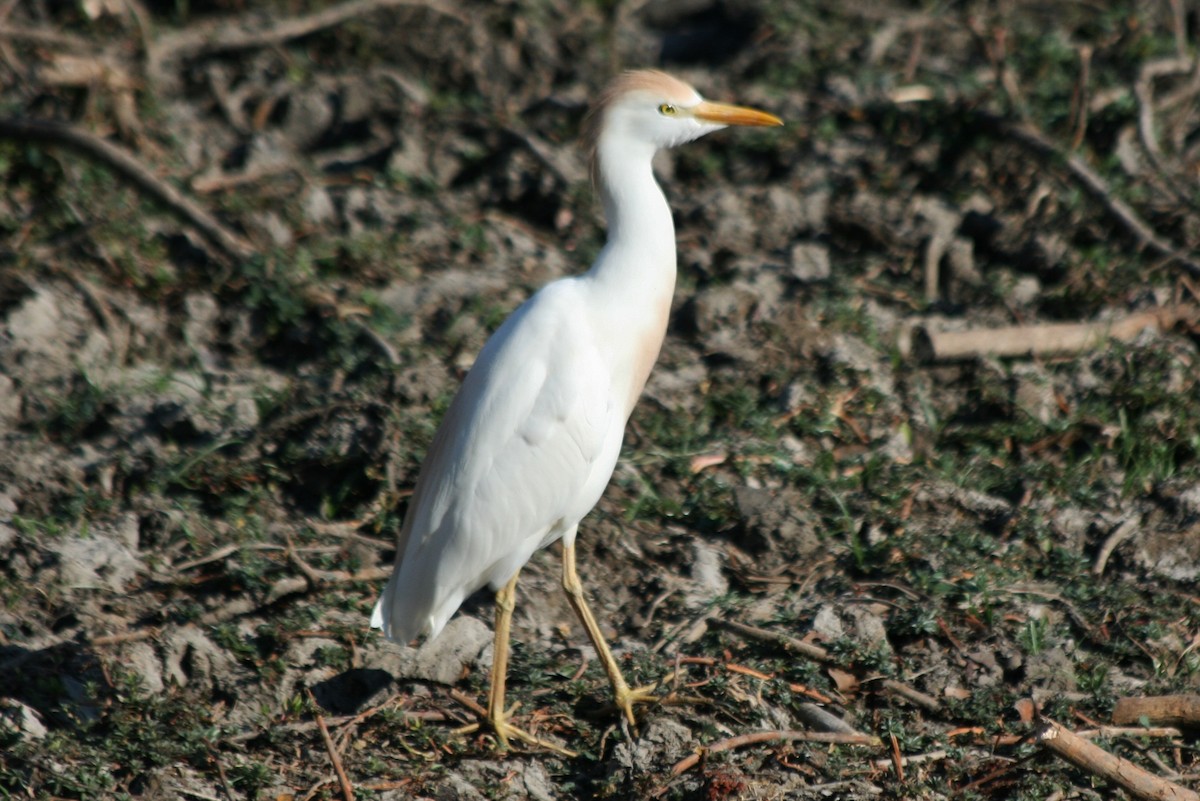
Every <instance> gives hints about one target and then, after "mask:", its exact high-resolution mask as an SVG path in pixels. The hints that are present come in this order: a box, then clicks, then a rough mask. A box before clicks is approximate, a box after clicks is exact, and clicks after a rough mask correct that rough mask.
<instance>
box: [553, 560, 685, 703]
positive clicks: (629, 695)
mask: <svg viewBox="0 0 1200 801" xmlns="http://www.w3.org/2000/svg"><path fill="white" fill-rule="evenodd" d="M562 585H563V589H564V590H566V592H567V600H569V601H570V603H571V608H573V609H574V610H575V614H576V615H578V616H579V620H580V621H581V622H582V623H583V627H584V628H585V629H587V633H588V637H589V638H590V639H591V641H592V645H593V646H595V648H596V654H597V655H598V656H599V657H600V661H601V662H602V663H603V664H604V672H605V673H607V674H608V680H609V682H610V683H611V684H612V688H613V695H614V696H616V703H617V708H618V709H620V710H621V712H622V713H624V715H625V719H626V720H628V721H629V724H630V725H631V726H632V725H635V724H636V721H635V720H634V717H633V705H634V704H652V703H658V702H662V703H679V702H682V703H695V702H696V701H699V700H700V699H692V698H686V699H684V698H673V697H666V698H660V697H659V696H657V695H654V692H655V691H656V690H657V689H658V685H650V686H646V687H635V688H630V686H629V683H628V682H626V681H625V676H624V675H622V673H621V668H620V667H619V666H618V665H617V660H616V659H614V658H613V655H612V651H610V650H609V648H608V643H607V642H605V641H604V635H603V634H601V633H600V626H599V624H597V623H596V618H595V616H594V615H593V614H592V610H591V609H589V608H588V605H587V600H586V599H585V598H584V597H583V584H582V583H581V582H580V581H579V574H578V573H577V572H576V571H575V546H574V545H565V544H564V545H563V574H562ZM670 679H671V676H670V675H668V676H666V677H665V678H664V681H669V680H670ZM660 684H661V682H660Z"/></svg>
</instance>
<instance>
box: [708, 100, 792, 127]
mask: <svg viewBox="0 0 1200 801" xmlns="http://www.w3.org/2000/svg"><path fill="white" fill-rule="evenodd" d="M692 116H694V117H695V118H696V119H698V120H704V121H705V122H715V123H717V124H718V125H748V126H752V127H755V128H765V127H767V126H772V125H783V120H781V119H779V118H778V117H776V116H775V115H774V114H768V113H767V112H765V111H759V110H757V109H752V108H745V107H743V106H730V105H728V104H726V103H713V102H711V101H708V100H705V101H703V102H702V103H700V105H698V106H696V107H695V108H694V109H692Z"/></svg>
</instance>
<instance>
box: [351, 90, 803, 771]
mask: <svg viewBox="0 0 1200 801" xmlns="http://www.w3.org/2000/svg"><path fill="white" fill-rule="evenodd" d="M782 124H783V122H782V121H781V120H780V119H779V118H777V117H774V116H772V115H770V114H766V113H764V112H762V111H756V110H754V109H749V108H741V107H738V106H730V105H725V104H722V103H713V102H710V101H707V100H704V99H703V98H702V97H701V96H700V95H699V94H698V93H697V92H696V90H695V89H693V88H692V87H691V86H688V85H687V84H686V83H684V82H682V81H680V80H678V79H676V78H673V77H671V76H670V75H666V74H664V73H661V72H655V71H648V70H647V71H637V72H627V73H625V74H624V75H622V76H621V77H619V78H618V79H617V80H616V81H615V82H613V84H612V85H611V86H610V87H609V88H608V89H607V90H606V91H605V92H604V93H603V94H602V95H601V96H600V98H599V100H598V102H597V103H596V104H595V106H594V108H593V109H592V111H591V112H590V114H589V116H588V120H587V122H586V133H585V138H586V141H587V144H588V145H589V146H590V149H591V156H592V177H593V180H594V182H595V184H596V187H597V189H598V190H599V193H600V197H601V199H602V201H603V203H604V214H605V216H606V218H607V220H608V242H607V244H606V245H605V246H604V249H603V250H602V251H601V252H600V256H599V257H598V258H597V259H596V262H595V264H593V265H592V268H591V269H590V270H588V271H587V272H586V273H584V274H582V275H578V276H572V277H568V278H562V279H559V280H557V281H554V282H552V283H550V284H548V285H547V286H545V287H543V288H542V289H541V290H540V291H539V292H537V293H536V294H534V295H533V297H531V298H529V300H527V301H526V302H525V303H524V304H522V305H521V306H520V307H519V308H518V309H517V310H516V311H515V312H513V314H512V316H510V317H509V318H508V319H507V320H506V321H505V322H504V324H503V325H501V326H500V328H499V329H498V330H497V331H496V333H495V334H493V335H492V337H491V339H489V340H488V342H487V344H486V345H484V347H483V350H482V351H480V353H479V357H478V358H477V359H476V361H475V364H474V366H473V367H471V369H470V371H469V372H468V374H467V377H466V379H465V380H464V381H463V385H462V388H461V389H460V390H459V392H458V395H457V397H455V399H454V401H453V403H451V405H450V408H449V410H448V411H447V412H446V416H445V418H444V419H443V420H442V423H441V427H440V428H439V429H438V431H437V434H436V435H435V436H434V439H433V445H432V446H431V447H430V449H429V453H428V454H427V455H426V457H425V462H424V464H423V465H422V467H421V472H420V475H419V476H418V478H417V484H416V488H415V489H414V491H413V494H412V497H411V499H410V501H409V505H408V513H407V514H406V516H405V518H404V524H403V526H402V527H401V529H400V533H399V536H398V542H397V545H396V554H397V558H398V561H397V562H396V565H395V568H394V571H393V573H392V576H391V579H390V580H389V581H388V584H387V587H386V589H385V590H384V592H383V596H382V597H381V598H380V599H379V602H378V603H377V604H376V606H375V611H374V613H373V614H372V616H371V626H372V627H374V628H381V629H383V632H384V634H385V635H386V636H387V637H388V639H390V640H393V641H395V642H400V643H406V642H408V641H409V640H411V639H413V638H414V637H416V636H418V635H421V634H427V635H429V637H435V636H437V634H438V632H440V631H441V630H442V627H443V626H445V625H446V621H447V620H449V619H450V617H451V616H452V615H453V614H454V613H455V611H457V610H458V608H459V606H460V605H461V604H462V602H463V600H464V599H465V598H467V596H469V595H471V594H472V593H473V592H475V591H476V590H478V589H480V588H481V587H483V586H484V585H485V584H486V585H489V586H490V587H491V588H492V589H493V590H495V591H496V607H497V608H496V631H495V656H494V659H493V663H492V681H491V693H490V696H489V698H488V708H487V720H486V723H487V724H488V725H490V726H491V728H492V729H493V730H494V731H495V733H496V736H497V738H498V740H499V741H500V743H501V745H502V746H505V747H507V746H508V744H509V740H510V738H517V739H520V740H523V741H525V742H528V743H531V744H535V745H542V746H547V745H548V744H547V743H544V742H542V741H540V740H538V739H537V738H535V737H533V736H532V735H530V734H528V733H526V732H524V731H522V730H521V729H518V728H516V727H515V726H513V725H512V724H511V723H509V717H510V714H511V710H505V708H504V686H505V674H506V672H507V665H508V648H509V628H510V624H511V621H512V613H513V606H514V603H515V593H516V586H517V575H518V573H519V572H520V570H521V567H522V566H524V565H525V563H526V562H527V561H529V558H530V557H531V556H533V553H534V552H535V551H537V550H538V549H539V548H544V547H546V546H547V545H549V544H551V543H552V542H554V541H555V540H562V543H563V550H562V556H563V568H562V586H563V589H564V590H566V592H567V597H568V599H569V601H570V603H571V606H572V608H573V609H574V610H575V613H576V614H577V615H578V616H579V619H580V621H581V622H582V623H583V626H584V628H585V629H586V630H587V633H588V636H589V637H590V638H591V641H592V644H593V645H594V646H595V648H596V653H597V654H598V655H599V658H600V660H601V661H602V662H603V665H604V669H605V672H606V673H607V674H608V678H609V681H610V682H611V683H612V688H613V692H614V693H615V695H616V704H617V707H618V708H619V709H620V710H621V712H622V713H623V714H624V716H625V718H626V719H628V720H629V722H630V723H631V724H632V723H633V722H634V715H633V705H634V704H636V703H646V702H652V701H655V700H657V699H656V698H655V697H654V695H653V694H652V689H651V688H630V686H629V685H628V683H627V682H626V681H625V678H624V676H623V675H622V674H621V670H620V668H619V667H618V665H617V662H616V660H615V659H614V658H613V656H612V652H611V651H610V650H609V648H608V644H607V643H606V642H605V641H604V637H603V635H602V634H601V633H600V627H599V625H598V624H597V623H596V618H595V617H594V616H593V614H592V612H591V610H590V609H589V608H588V604H587V601H586V600H585V599H584V595H583V587H582V585H581V584H580V581H579V576H578V574H577V573H576V570H575V534H576V532H577V531H578V529H579V522H580V521H581V520H582V519H583V517H584V516H585V515H586V514H587V513H588V512H590V511H591V509H592V507H593V506H595V505H596V502H597V501H599V500H600V495H601V493H603V492H604V488H605V487H606V486H607V484H608V482H609V479H610V478H611V476H612V472H613V468H614V467H615V466H616V463H617V456H618V453H619V451H620V448H621V440H622V437H623V436H624V431H625V423H626V421H627V420H628V419H629V415H630V413H631V412H632V411H633V407H634V404H635V403H636V402H637V399H638V396H639V395H640V394H641V391H642V388H643V386H645V383H646V379H647V377H648V376H649V374H650V368H651V366H652V365H653V364H654V361H655V360H656V359H657V358H658V352H659V348H660V347H661V346H662V342H663V337H664V336H665V335H666V331H667V317H668V314H669V312H670V310H671V295H672V292H673V291H674V288H675V227H674V223H673V221H672V220H671V209H670V207H669V206H668V205H667V200H666V198H665V197H664V196H663V193H662V190H661V189H660V188H659V186H658V183H657V182H656V181H655V179H654V174H653V171H652V170H651V166H650V162H651V159H652V158H653V156H654V154H655V152H656V151H657V150H659V149H660V148H664V147H673V146H675V145H679V144H682V143H684V142H689V141H691V140H693V139H698V138H699V137H701V136H704V135H705V134H707V133H711V132H713V131H717V130H720V129H721V128H724V127H726V126H728V125H746V126H768V125H782ZM559 750H561V749H559Z"/></svg>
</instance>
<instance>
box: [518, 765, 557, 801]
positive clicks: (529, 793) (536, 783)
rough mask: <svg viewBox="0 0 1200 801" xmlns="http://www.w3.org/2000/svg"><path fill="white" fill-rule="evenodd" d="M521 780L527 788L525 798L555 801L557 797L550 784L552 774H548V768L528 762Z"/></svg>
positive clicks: (521, 774) (536, 800)
mask: <svg viewBox="0 0 1200 801" xmlns="http://www.w3.org/2000/svg"><path fill="white" fill-rule="evenodd" d="M520 779H521V784H522V785H524V788H525V795H524V797H525V798H532V799H533V800H534V801H554V799H555V798H556V797H557V796H556V795H555V793H554V786H553V785H552V784H551V782H550V774H548V773H546V767H545V765H543V764H542V763H541V762H538V761H533V762H526V763H525V769H524V770H523V771H521V773H520ZM514 789H515V788H514ZM518 797H520V796H518Z"/></svg>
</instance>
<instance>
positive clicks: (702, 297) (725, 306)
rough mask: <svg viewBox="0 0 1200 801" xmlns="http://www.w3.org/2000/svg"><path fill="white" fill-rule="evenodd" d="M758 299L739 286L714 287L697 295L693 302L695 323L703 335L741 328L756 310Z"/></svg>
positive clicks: (697, 329)
mask: <svg viewBox="0 0 1200 801" xmlns="http://www.w3.org/2000/svg"><path fill="white" fill-rule="evenodd" d="M756 301H757V297H756V296H755V295H754V293H753V292H751V291H750V290H749V289H747V288H746V287H744V286H740V285H737V284H732V285H722V286H712V287H708V288H707V289H704V290H702V291H700V292H699V293H697V294H696V297H695V298H694V300H693V301H692V312H693V322H694V324H695V327H696V331H697V332H698V333H700V334H702V335H704V334H711V333H713V332H715V331H719V330H729V329H730V328H741V327H743V326H744V325H745V324H746V321H747V320H748V319H749V317H750V313H751V312H752V311H753V310H754V304H755V302H756Z"/></svg>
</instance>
